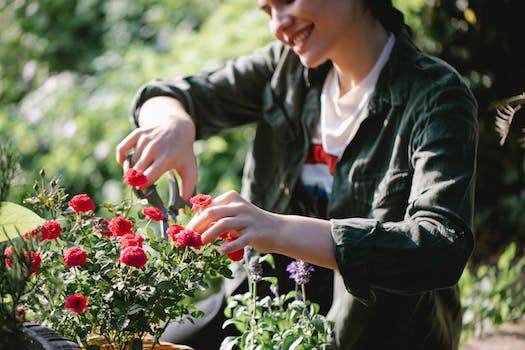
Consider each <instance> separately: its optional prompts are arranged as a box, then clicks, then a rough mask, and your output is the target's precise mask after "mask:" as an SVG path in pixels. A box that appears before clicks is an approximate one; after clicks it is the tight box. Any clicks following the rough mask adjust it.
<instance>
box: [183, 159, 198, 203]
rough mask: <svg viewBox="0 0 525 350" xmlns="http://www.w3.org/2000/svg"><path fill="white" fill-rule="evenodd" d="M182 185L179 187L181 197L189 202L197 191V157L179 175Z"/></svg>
mask: <svg viewBox="0 0 525 350" xmlns="http://www.w3.org/2000/svg"><path fill="white" fill-rule="evenodd" d="M179 175H180V178H181V181H182V185H181V186H179V195H180V196H181V197H182V198H184V199H185V200H189V199H190V198H191V197H192V196H193V193H194V191H195V185H196V184H197V162H196V160H195V157H193V161H192V162H191V164H189V165H188V166H186V167H184V168H183V169H182V171H181V172H180V173H179Z"/></svg>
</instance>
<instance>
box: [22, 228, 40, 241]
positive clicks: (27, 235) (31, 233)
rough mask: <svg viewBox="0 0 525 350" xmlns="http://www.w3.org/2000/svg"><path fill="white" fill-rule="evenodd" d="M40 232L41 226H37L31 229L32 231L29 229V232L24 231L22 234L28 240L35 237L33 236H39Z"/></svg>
mask: <svg viewBox="0 0 525 350" xmlns="http://www.w3.org/2000/svg"><path fill="white" fill-rule="evenodd" d="M39 233H40V229H39V228H35V229H33V230H31V231H28V232H26V233H24V234H23V235H22V237H24V239H26V240H31V239H33V237H36V236H38V234H39Z"/></svg>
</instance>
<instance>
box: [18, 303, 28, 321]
mask: <svg viewBox="0 0 525 350" xmlns="http://www.w3.org/2000/svg"><path fill="white" fill-rule="evenodd" d="M25 315H26V308H25V307H23V306H19V307H17V308H16V318H17V319H18V320H20V321H22V320H23V319H24V316H25Z"/></svg>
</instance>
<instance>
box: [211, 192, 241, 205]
mask: <svg viewBox="0 0 525 350" xmlns="http://www.w3.org/2000/svg"><path fill="white" fill-rule="evenodd" d="M239 200H242V197H241V195H240V194H239V193H238V192H237V191H228V192H224V193H223V194H221V195H219V196H217V197H215V198H214V199H213V203H216V204H227V203H230V202H233V201H239Z"/></svg>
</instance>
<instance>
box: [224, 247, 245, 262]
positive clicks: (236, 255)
mask: <svg viewBox="0 0 525 350" xmlns="http://www.w3.org/2000/svg"><path fill="white" fill-rule="evenodd" d="M227 255H228V258H230V260H231V261H241V260H242V258H244V249H239V250H236V251H234V252H230V253H228V254H227Z"/></svg>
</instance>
